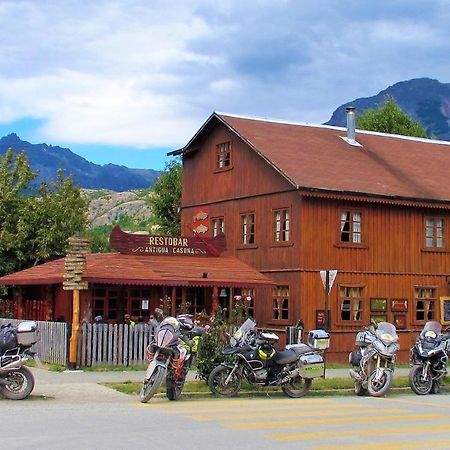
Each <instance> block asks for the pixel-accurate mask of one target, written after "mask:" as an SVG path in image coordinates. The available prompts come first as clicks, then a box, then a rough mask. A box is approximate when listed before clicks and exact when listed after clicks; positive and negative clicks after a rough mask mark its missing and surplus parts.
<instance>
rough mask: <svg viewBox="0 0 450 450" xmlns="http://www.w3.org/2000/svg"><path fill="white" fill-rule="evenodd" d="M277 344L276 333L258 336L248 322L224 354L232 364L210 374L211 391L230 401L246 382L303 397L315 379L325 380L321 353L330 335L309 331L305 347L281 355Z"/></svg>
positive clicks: (253, 323) (297, 345) (220, 366)
mask: <svg viewBox="0 0 450 450" xmlns="http://www.w3.org/2000/svg"><path fill="white" fill-rule="evenodd" d="M278 340H279V336H278V335H276V334H275V333H272V332H258V331H257V329H256V323H255V322H254V321H253V320H252V319H247V320H246V321H245V322H244V323H243V325H242V326H241V327H240V328H239V329H238V330H237V331H236V333H235V334H234V335H233V336H231V338H230V344H229V345H228V346H226V347H225V349H224V350H223V353H224V354H225V355H226V356H228V357H230V359H232V360H233V361H234V362H233V363H228V362H224V363H222V364H220V365H219V366H217V367H215V368H214V369H213V370H212V371H211V373H210V375H209V377H208V385H209V388H210V389H211V391H212V392H213V393H215V394H219V395H223V396H226V397H232V396H234V395H236V394H237V393H238V392H239V390H240V389H241V384H242V381H243V380H246V381H247V382H248V383H250V384H252V385H259V386H281V389H282V390H283V392H284V393H285V394H286V395H287V396H289V397H294V398H297V397H303V396H304V395H305V394H306V393H307V392H308V391H309V389H310V388H311V383H312V380H313V379H314V378H319V377H324V376H325V363H324V359H323V352H324V350H326V349H327V348H328V347H329V342H330V340H329V335H328V334H327V333H326V332H325V331H323V330H312V331H310V333H309V337H308V345H306V344H294V345H288V346H286V348H285V349H284V350H283V351H277V350H276V349H275V347H274V344H275V343H276V342H277V341H278Z"/></svg>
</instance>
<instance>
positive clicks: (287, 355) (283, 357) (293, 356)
mask: <svg viewBox="0 0 450 450" xmlns="http://www.w3.org/2000/svg"><path fill="white" fill-rule="evenodd" d="M303 345H304V344H303ZM305 347H308V346H307V345H305ZM308 351H309V352H310V351H311V348H309V347H308ZM300 352H301V350H300V349H297V350H295V349H293V348H288V349H287V350H283V351H282V352H276V353H275V356H274V358H273V359H274V361H275V362H276V363H277V364H290V363H293V362H294V361H296V360H297V359H298V357H299V355H300V354H301V353H300ZM302 353H306V352H302Z"/></svg>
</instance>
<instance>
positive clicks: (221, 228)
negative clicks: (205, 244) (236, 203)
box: [211, 217, 225, 237]
mask: <svg viewBox="0 0 450 450" xmlns="http://www.w3.org/2000/svg"><path fill="white" fill-rule="evenodd" d="M211 221H212V235H213V237H214V236H217V235H218V234H219V233H224V232H225V219H224V218H223V217H213V218H212V219H211Z"/></svg>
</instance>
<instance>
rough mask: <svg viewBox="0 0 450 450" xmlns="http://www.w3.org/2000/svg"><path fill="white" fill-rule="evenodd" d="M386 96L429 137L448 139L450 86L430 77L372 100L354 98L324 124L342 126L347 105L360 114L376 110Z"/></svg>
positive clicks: (401, 84) (395, 87) (396, 86)
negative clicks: (392, 99)
mask: <svg viewBox="0 0 450 450" xmlns="http://www.w3.org/2000/svg"><path fill="white" fill-rule="evenodd" d="M386 96H391V97H393V98H394V99H395V101H396V103H397V104H398V105H399V106H400V108H401V109H402V110H403V111H404V112H405V113H406V114H408V115H409V116H410V117H412V118H413V119H414V120H417V121H418V122H420V123H421V124H422V126H423V128H424V129H425V130H426V132H427V135H428V136H429V137H434V138H436V139H442V140H446V141H449V140H450V83H440V82H439V81H438V80H433V79H431V78H416V79H413V80H407V81H400V82H399V83H396V84H394V85H392V86H389V87H388V88H387V89H385V90H384V91H381V92H380V93H378V94H377V95H374V96H373V97H367V98H358V99H355V100H352V101H351V102H348V103H345V104H344V105H342V106H339V108H337V109H336V110H335V111H334V113H333V115H332V116H331V119H330V120H329V121H328V122H326V123H325V125H336V126H346V113H345V108H346V107H347V106H354V107H355V108H356V111H357V112H358V113H359V114H361V113H363V112H364V110H366V109H368V108H372V109H377V108H379V107H380V106H382V105H383V104H384V99H385V97H386Z"/></svg>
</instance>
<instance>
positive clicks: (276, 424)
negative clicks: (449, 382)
mask: <svg viewBox="0 0 450 450" xmlns="http://www.w3.org/2000/svg"><path fill="white" fill-rule="evenodd" d="M441 417H442V416H441V415H440V414H404V415H401V416H399V415H398V414H392V415H382V416H373V417H367V416H366V417H353V418H352V419H351V423H352V425H355V424H367V423H368V422H370V423H384V422H392V421H396V422H400V421H402V422H403V421H405V420H408V421H411V420H431V419H439V418H441ZM339 423H349V418H348V417H333V418H328V417H323V418H319V419H300V420H298V419H297V420H285V421H279V420H270V421H264V422H236V423H228V424H226V425H225V426H226V427H227V428H233V429H235V430H237V429H245V430H249V429H256V428H282V427H307V426H310V425H333V424H339Z"/></svg>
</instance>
